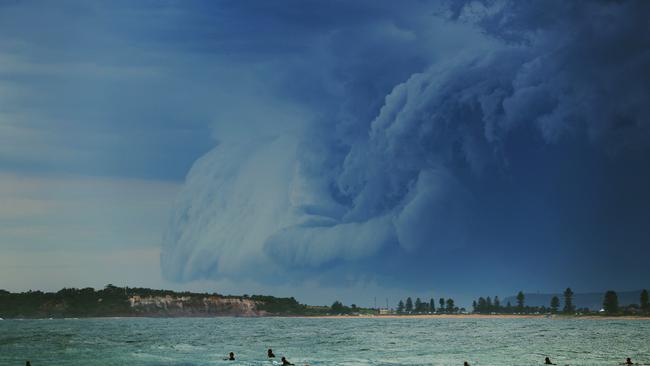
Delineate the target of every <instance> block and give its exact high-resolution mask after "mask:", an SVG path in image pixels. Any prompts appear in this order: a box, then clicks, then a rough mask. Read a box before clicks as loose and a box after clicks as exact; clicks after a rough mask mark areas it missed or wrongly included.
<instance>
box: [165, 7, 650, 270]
mask: <svg viewBox="0 0 650 366" xmlns="http://www.w3.org/2000/svg"><path fill="white" fill-rule="evenodd" d="M649 7H650V6H649V5H648V3H645V2H623V3H621V2H594V3H589V4H584V3H581V4H569V5H567V4H565V3H563V2H526V3H523V2H489V1H486V2H468V3H464V2H461V3H454V6H452V7H450V8H449V11H444V10H442V11H441V10H440V9H439V8H436V7H431V12H430V13H428V14H429V15H427V16H428V17H429V21H430V24H431V25H430V27H427V25H426V22H423V21H422V18H414V20H413V23H412V24H411V23H409V20H408V18H406V17H401V16H400V15H399V14H396V15H395V17H396V19H392V20H393V22H391V15H390V13H381V15H380V16H379V15H378V16H377V19H379V20H378V21H377V23H376V24H374V23H373V22H372V19H370V20H368V19H364V23H363V25H362V26H361V27H360V28H359V29H360V32H359V33H356V34H357V38H355V42H359V43H360V44H362V45H363V44H373V45H375V47H374V48H373V49H369V50H365V51H364V53H363V54H362V55H359V54H354V53H353V54H354V56H356V57H348V56H350V53H349V52H350V51H349V50H348V49H346V43H345V42H342V41H341V40H340V39H339V37H340V35H341V34H347V32H349V31H350V29H351V28H350V27H352V26H351V25H349V24H328V25H327V26H326V25H322V24H321V25H322V26H323V27H324V29H321V30H319V33H318V37H316V38H318V39H319V40H320V42H321V43H319V45H322V46H324V49H321V50H319V51H318V55H319V56H318V59H319V60H321V61H323V66H322V67H320V68H319V67H317V65H315V64H314V65H310V66H312V67H313V69H318V70H313V69H312V70H309V69H308V68H306V67H305V65H302V64H300V63H297V64H291V66H286V67H283V66H278V65H274V66H273V67H279V70H280V71H281V72H282V73H283V74H284V75H288V76H287V78H288V80H281V81H278V82H277V84H276V85H279V86H278V87H279V88H280V90H284V91H285V94H284V95H285V96H286V98H288V99H289V100H292V101H293V103H296V104H299V105H306V106H307V107H306V108H307V109H309V111H310V112H309V113H306V115H305V116H303V118H304V119H305V120H304V122H303V123H297V124H296V125H300V128H292V129H289V130H288V129H287V128H284V127H283V126H286V124H285V123H284V122H283V120H282V119H276V118H274V116H273V115H268V116H260V118H262V119H263V121H264V123H261V124H255V125H254V126H255V129H256V130H263V131H264V133H262V134H260V133H259V131H251V133H250V134H244V136H243V137H242V134H239V135H238V137H237V139H231V138H229V136H228V134H227V133H223V134H217V136H216V137H217V139H218V145H217V147H216V148H214V149H213V150H212V151H211V152H210V153H208V154H206V155H205V156H203V157H202V158H201V159H199V160H198V161H197V162H196V163H195V164H194V166H193V168H192V170H191V171H190V173H189V175H188V177H187V181H186V183H185V187H184V188H183V192H182V194H181V196H180V197H179V199H178V203H177V206H176V209H175V213H174V215H173V218H172V220H171V222H170V228H169V231H168V233H167V234H166V236H165V239H164V246H163V252H162V267H163V271H164V273H165V275H166V276H167V277H168V278H171V279H175V280H192V279H201V278H224V277H225V278H229V277H232V278H237V277H253V278H255V279H258V280H264V279H265V278H268V276H271V275H278V274H280V275H290V274H293V273H300V274H307V275H309V274H310V273H312V272H313V271H317V270H318V269H328V270H329V269H331V268H333V267H335V268H340V269H343V271H344V272H345V271H346V270H347V271H350V272H360V271H364V268H367V267H365V266H356V267H355V266H346V263H366V262H367V261H369V260H376V263H377V264H378V265H379V264H382V263H383V264H385V263H387V262H389V261H390V260H391V258H390V256H391V255H393V254H394V253H398V256H399V257H400V258H409V257H410V258H412V259H413V258H417V257H421V256H423V255H426V256H428V257H430V258H433V257H435V256H444V253H445V252H446V251H449V250H458V249H463V248H470V249H471V248H477V247H481V246H482V245H484V242H485V241H487V240H488V239H489V240H494V241H506V240H509V239H508V236H509V234H503V232H509V231H508V228H505V227H502V226H503V225H506V222H508V220H510V218H511V216H510V215H511V213H510V212H506V211H507V210H505V209H504V207H507V205H513V207H514V209H516V210H517V211H518V212H529V211H532V212H534V213H531V214H530V215H529V220H528V221H526V224H525V225H526V228H527V229H529V230H530V231H529V232H528V234H532V233H533V232H535V230H536V229H535V228H536V227H537V228H539V225H540V220H539V219H538V218H537V217H538V216H540V217H541V216H544V215H547V214H548V212H553V210H557V209H558V207H559V206H552V207H550V206H548V207H547V205H551V204H552V203H543V204H539V205H535V207H533V206H532V205H533V204H536V203H535V202H536V201H535V199H531V200H529V201H528V202H523V203H518V202H509V203H507V204H506V203H503V202H498V205H495V202H494V201H491V199H492V198H491V196H492V197H501V196H502V195H503V192H504V191H509V190H511V194H510V197H519V196H521V197H523V196H526V197H528V195H532V196H533V197H542V196H544V195H547V194H549V191H547V190H546V188H535V186H534V185H533V184H529V185H526V186H523V185H517V182H523V181H527V179H528V178H527V176H529V175H531V174H534V173H535V171H536V169H540V170H542V169H549V171H551V172H553V174H562V173H561V164H555V163H554V162H553V159H554V157H553V156H552V155H551V154H548V155H544V154H543V153H542V154H541V155H540V153H539V151H541V150H544V149H547V148H548V147H549V146H550V149H554V148H557V149H566V151H568V155H565V156H563V159H566V160H568V161H575V160H577V159H580V156H581V154H583V153H584V151H587V150H590V151H591V150H596V151H604V152H605V153H604V155H607V156H610V158H611V159H622V161H623V160H624V161H628V160H627V158H626V156H629V154H631V153H630V151H636V152H639V151H641V152H640V153H639V154H647V152H648V146H649V143H650V140H649V138H650V73H648V71H647V70H648V67H649V66H650V53H648V51H647V50H648V46H649V45H650V29H648V28H649V27H650V25H649V23H648V22H647V19H644V18H645V16H644V14H648V10H650V9H649ZM386 24H389V25H390V26H385V25H386ZM441 24H446V25H441ZM431 28H435V29H437V30H440V29H444V30H447V31H450V32H451V31H454V32H457V33H458V34H463V36H462V37H460V38H459V39H462V40H463V42H462V43H463V45H464V46H463V47H461V48H458V49H454V48H445V50H446V51H445V52H446V53H443V54H436V55H435V56H432V54H433V53H427V50H434V49H435V47H426V43H427V42H431V44H435V45H440V44H441V43H440V41H439V40H436V37H431V36H430V34H431V33H430V32H431ZM352 29H354V28H352ZM378 29H381V31H378ZM371 30H372V31H371ZM376 32H389V33H390V34H391V37H392V38H391V37H389V38H388V39H389V41H387V42H386V44H376V38H375V37H376V35H377V33H376ZM381 34H385V33H381ZM364 37H366V38H364ZM449 37H453V34H452V35H449ZM323 39H325V41H323ZM337 42H339V43H337ZM423 43H424V45H423ZM410 45H417V47H420V48H419V50H418V51H417V52H416V51H412V50H409V51H405V55H407V56H413V59H414V60H415V59H417V60H418V61H413V62H408V63H405V64H399V63H395V62H389V63H382V61H381V60H382V58H386V59H389V60H399V59H400V57H397V58H395V54H398V55H399V54H400V52H402V50H403V49H404V47H406V48H408V46H410ZM441 47H442V46H441ZM423 50H424V51H423ZM278 57H280V56H278ZM312 57H315V56H314V53H312V51H311V50H306V51H305V59H306V60H309V61H313V59H312ZM290 58H291V57H290ZM375 61H376V62H375ZM360 64H362V65H364V66H359V65H360ZM396 68H397V69H398V71H395V69H396ZM296 70H298V71H300V72H301V73H304V75H303V74H299V73H297V72H296ZM292 72H293V73H292ZM386 75H388V76H386ZM374 77H376V79H377V80H381V84H373V82H372V81H371V80H373V78H374ZM300 79H305V80H309V81H310V82H318V81H322V80H329V81H328V84H327V86H325V85H326V84H325V83H323V84H322V85H324V87H326V88H327V89H328V90H330V92H328V93H313V96H314V97H322V98H323V100H322V103H319V102H315V101H313V100H311V99H310V98H309V95H310V93H312V89H311V88H309V87H306V86H305V85H302V84H301V81H300ZM296 84H298V85H296ZM300 91H302V92H303V94H301V93H300ZM362 91H363V92H362ZM351 95H354V98H351V97H350V96H351ZM369 106H370V107H369ZM373 106H374V107H373ZM251 108H254V107H251ZM234 118H236V115H235V116H234ZM294 122H295V121H294ZM219 123H220V122H219V121H217V124H218V125H219ZM292 126H294V124H292ZM562 151H564V150H562ZM595 155H598V154H595ZM595 155H594V156H595ZM524 156H525V157H527V158H531V159H529V161H530V163H529V164H530V166H525V165H522V164H521V163H520V161H519V160H520V159H521V158H522V157H524ZM540 156H541V157H540ZM612 156H613V157H612ZM644 156H645V155H644ZM535 159H538V160H539V161H535ZM589 164H591V162H589ZM548 166H551V168H547V167H548ZM585 169H586V168H585ZM594 169H595V168H594ZM571 174H572V173H567V174H565V175H564V177H569V178H566V180H570V179H571V178H570V177H572V175H571ZM585 174H586V175H589V174H592V175H594V176H596V175H602V174H604V171H595V170H593V171H588V172H586V173H585ZM562 179H565V178H562ZM562 179H560V178H558V181H562ZM503 182H505V183H503ZM513 182H514V183H513ZM535 189H539V190H538V191H535ZM563 189H564V188H561V187H560V188H558V189H557V192H564V191H563ZM531 192H532V193H531ZM644 197H645V196H644ZM643 199H645V198H643ZM495 201H496V199H495ZM568 204H570V203H568ZM549 207H550V208H549ZM585 207H586V206H585ZM585 210H586V209H585ZM557 214H558V215H561V212H559V211H557ZM477 217H483V218H484V219H485V218H491V219H493V220H494V221H495V225H497V226H499V225H501V226H499V229H498V230H496V231H501V233H497V234H494V235H493V236H491V237H489V238H488V237H487V236H485V233H486V232H487V231H489V230H487V229H485V228H478V229H477V228H476V227H475V225H474V222H475V220H476V218H477ZM488 221H489V220H487V219H485V220H484V222H488ZM548 221H549V222H551V221H553V220H548ZM479 226H480V225H479ZM510 231H512V232H515V231H516V230H510ZM549 235H550V237H551V239H553V240H557V241H558V242H562V240H564V239H563V237H562V235H563V234H562V231H561V230H558V231H557V232H555V231H554V232H553V233H552V234H549ZM553 235H555V236H553ZM511 245H514V244H511ZM350 268H353V269H350Z"/></svg>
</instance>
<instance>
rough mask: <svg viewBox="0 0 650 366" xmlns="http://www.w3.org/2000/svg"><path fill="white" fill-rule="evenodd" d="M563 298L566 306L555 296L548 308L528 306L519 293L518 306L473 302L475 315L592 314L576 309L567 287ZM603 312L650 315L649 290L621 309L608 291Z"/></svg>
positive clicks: (492, 300) (481, 300) (492, 301)
mask: <svg viewBox="0 0 650 366" xmlns="http://www.w3.org/2000/svg"><path fill="white" fill-rule="evenodd" d="M562 297H563V298H564V306H562V307H560V298H559V297H557V296H553V297H552V298H551V300H550V302H549V305H548V307H547V306H527V305H526V295H524V293H523V292H522V291H519V293H517V296H516V298H515V299H516V301H517V302H516V304H514V305H513V304H511V303H510V302H509V301H508V302H507V303H506V304H505V305H503V304H502V303H501V301H500V300H499V297H498V296H495V297H494V298H491V297H490V296H488V297H486V298H484V297H479V298H478V300H474V301H473V302H472V307H473V311H474V313H478V314H549V313H550V314H575V313H576V312H578V313H591V312H592V311H591V310H590V309H588V308H581V309H576V306H575V305H574V303H573V290H571V288H570V287H567V289H566V290H564V292H563V294H562ZM603 312H604V313H607V314H612V315H613V314H650V305H649V302H648V290H645V289H644V290H643V291H641V295H640V298H639V304H638V305H637V304H631V305H628V306H626V307H625V308H621V307H620V306H619V303H618V295H617V294H616V292H615V291H611V290H610V291H607V292H606V293H605V295H604V297H603Z"/></svg>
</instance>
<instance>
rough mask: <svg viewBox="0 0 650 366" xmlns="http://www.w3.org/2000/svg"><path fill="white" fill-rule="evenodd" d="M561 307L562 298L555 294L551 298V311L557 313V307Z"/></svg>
mask: <svg viewBox="0 0 650 366" xmlns="http://www.w3.org/2000/svg"><path fill="white" fill-rule="evenodd" d="M559 308H560V299H559V298H558V297H557V296H553V298H552V299H551V312H552V313H553V314H556V313H557V309H559Z"/></svg>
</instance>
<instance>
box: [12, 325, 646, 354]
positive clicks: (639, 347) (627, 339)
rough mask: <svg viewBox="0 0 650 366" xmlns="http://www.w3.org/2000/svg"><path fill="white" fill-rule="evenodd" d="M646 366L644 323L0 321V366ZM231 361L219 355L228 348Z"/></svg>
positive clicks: (226, 351) (224, 352) (225, 352)
mask: <svg viewBox="0 0 650 366" xmlns="http://www.w3.org/2000/svg"><path fill="white" fill-rule="evenodd" d="M267 348H273V350H274V352H275V354H276V356H278V358H279V357H281V356H287V358H288V359H289V360H290V361H291V362H294V363H295V364H296V365H303V364H305V363H309V364H310V365H312V366H313V365H462V364H463V361H468V362H469V363H470V364H471V365H472V366H474V365H539V364H541V363H542V362H543V359H544V356H546V355H548V356H550V357H551V359H552V360H553V362H555V363H557V364H559V365H565V364H570V365H616V364H618V363H620V362H622V361H623V360H624V357H631V358H632V360H633V361H636V362H641V363H644V364H650V321H638V320H637V321H634V320H632V321H629V320H612V321H605V320H585V319H582V320H577V319H574V320H554V319H298V318H254V319H246V318H200V319H197V318H174V319H147V318H136V319H133V318H123V319H69V320H4V321H0V365H3V366H4V365H20V366H23V365H24V364H25V360H27V359H29V360H31V362H32V365H33V366H41V365H52V366H66V365H133V366H154V365H156V366H158V365H160V366H162V365H164V366H172V365H173V366H199V365H230V366H238V365H266V366H270V365H272V363H271V362H269V361H268V360H267V359H266V349H267ZM230 351H232V352H235V354H236V356H237V358H238V360H237V361H235V362H229V361H223V360H222V359H223V358H224V357H225V356H226V354H227V353H228V352H230Z"/></svg>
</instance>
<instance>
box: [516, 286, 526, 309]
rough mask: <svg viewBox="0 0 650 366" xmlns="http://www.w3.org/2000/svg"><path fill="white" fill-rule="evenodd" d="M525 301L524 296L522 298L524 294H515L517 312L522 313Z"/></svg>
mask: <svg viewBox="0 0 650 366" xmlns="http://www.w3.org/2000/svg"><path fill="white" fill-rule="evenodd" d="M525 299H526V296H524V293H523V292H521V291H519V293H518V294H517V311H519V312H523V311H524V301H525Z"/></svg>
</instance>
